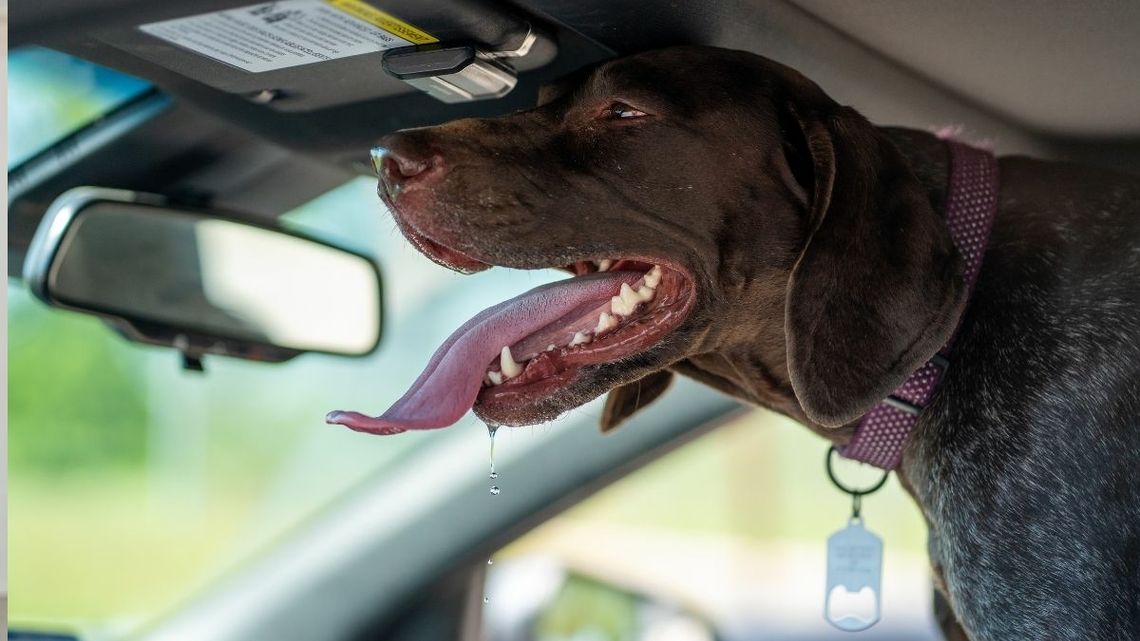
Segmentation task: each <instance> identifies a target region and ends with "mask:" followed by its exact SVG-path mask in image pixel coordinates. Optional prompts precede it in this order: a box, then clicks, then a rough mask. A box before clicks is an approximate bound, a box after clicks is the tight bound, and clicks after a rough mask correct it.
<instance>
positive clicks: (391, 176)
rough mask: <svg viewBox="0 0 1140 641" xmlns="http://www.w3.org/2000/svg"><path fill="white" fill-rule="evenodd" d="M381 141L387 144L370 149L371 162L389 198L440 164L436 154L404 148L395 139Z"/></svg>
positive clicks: (423, 178) (420, 179) (433, 170)
mask: <svg viewBox="0 0 1140 641" xmlns="http://www.w3.org/2000/svg"><path fill="white" fill-rule="evenodd" d="M382 143H387V144H381V145H380V146H379V147H377V148H375V149H373V150H372V164H373V168H374V169H375V170H376V174H377V175H378V176H379V178H380V183H381V185H382V186H383V188H384V191H385V192H386V193H387V194H388V196H389V198H393V199H394V198H395V197H396V196H398V195H399V194H400V192H401V191H403V190H404V189H406V188H407V187H408V186H409V185H411V184H412V183H416V182H422V181H424V180H426V179H427V178H428V177H429V176H431V175H434V174H435V173H436V171H435V170H436V169H439V168H440V166H441V165H442V159H441V158H440V157H439V155H437V154H432V153H422V152H418V151H417V150H409V149H404V148H403V147H405V146H407V145H402V144H399V143H398V142H396V141H388V140H385V141H382ZM394 143H395V144H394Z"/></svg>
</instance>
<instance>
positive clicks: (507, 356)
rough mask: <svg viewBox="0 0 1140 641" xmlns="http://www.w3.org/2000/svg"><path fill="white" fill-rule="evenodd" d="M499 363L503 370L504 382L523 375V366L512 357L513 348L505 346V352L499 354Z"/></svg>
mask: <svg viewBox="0 0 1140 641" xmlns="http://www.w3.org/2000/svg"><path fill="white" fill-rule="evenodd" d="M499 363H500V366H501V367H502V368H503V380H506V379H508V378H514V377H516V376H518V375H519V374H522V366H521V365H519V364H518V363H516V362H515V359H514V357H513V356H511V348H510V347H507V346H506V345H504V346H503V351H502V352H500V353H499Z"/></svg>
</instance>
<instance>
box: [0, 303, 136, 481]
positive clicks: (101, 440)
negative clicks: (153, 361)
mask: <svg viewBox="0 0 1140 641" xmlns="http://www.w3.org/2000/svg"><path fill="white" fill-rule="evenodd" d="M8 292H9V294H8V310H9V311H8V333H9V336H10V337H11V338H10V340H9V343H8V372H9V377H8V421H9V423H8V424H9V426H10V429H9V432H8V452H9V454H8V464H9V466H10V468H11V471H12V474H13V475H15V476H17V477H24V476H32V475H34V476H50V477H56V478H60V477H67V476H87V475H90V474H93V473H101V472H108V471H116V472H123V471H127V470H130V469H138V468H139V467H141V466H142V464H143V462H144V460H145V457H146V424H147V409H146V401H145V398H144V396H143V391H144V387H143V386H142V385H141V382H142V381H141V380H140V378H141V377H140V372H139V369H138V359H137V358H135V354H133V353H131V352H128V351H127V350H124V349H122V343H123V339H121V338H119V337H117V336H115V335H113V334H112V333H111V332H109V331H108V330H107V327H106V326H104V324H103V323H102V322H100V321H99V320H97V319H95V318H91V317H88V316H80V315H78V314H61V313H59V312H53V311H52V310H50V309H49V308H48V307H46V306H44V305H42V304H40V303H39V302H38V301H34V300H32V298H31V295H30V294H29V293H28V292H27V290H25V289H22V288H18V287H16V286H10V287H9V289H8ZM113 343H119V344H118V345H115V344H113ZM116 348H117V349H116ZM59 355H66V358H59V357H58V356H59Z"/></svg>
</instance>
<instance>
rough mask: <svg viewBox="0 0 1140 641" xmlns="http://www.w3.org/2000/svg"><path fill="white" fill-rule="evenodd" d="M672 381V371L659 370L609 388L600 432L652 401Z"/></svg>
mask: <svg viewBox="0 0 1140 641" xmlns="http://www.w3.org/2000/svg"><path fill="white" fill-rule="evenodd" d="M672 382H673V372H670V371H668V370H660V371H657V372H653V373H652V374H649V375H648V376H645V377H643V378H641V379H638V380H636V381H634V382H632V383H626V384H625V385H622V386H621V387H615V388H614V389H612V390H610V393H609V395H608V396H606V406H605V408H604V409H603V410H602V424H601V428H602V433H606V432H609V431H610V430H612V429H614V428H616V427H617V426H618V425H621V423H622V422H623V421H625V419H627V418H629V417H630V416H633V414H634V413H635V412H637V410H639V409H641V408H643V407H645V406H646V405H649V404H650V403H652V402H653V401H654V400H655V399H656V398H657V397H658V396H661V395H662V394H664V393H665V390H667V389H669V384H670V383H672Z"/></svg>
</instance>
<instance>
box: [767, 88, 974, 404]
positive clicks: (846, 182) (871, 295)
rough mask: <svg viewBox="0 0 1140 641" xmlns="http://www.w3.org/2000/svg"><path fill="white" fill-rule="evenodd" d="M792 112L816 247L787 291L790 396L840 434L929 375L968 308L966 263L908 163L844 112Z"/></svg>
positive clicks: (810, 246)
mask: <svg viewBox="0 0 1140 641" xmlns="http://www.w3.org/2000/svg"><path fill="white" fill-rule="evenodd" d="M800 109H801V111H800V112H798V113H797V111H796V109H795V108H791V107H790V108H789V110H790V111H791V113H792V116H793V117H794V118H795V120H796V121H797V122H798V123H799V127H800V129H801V131H802V133H803V140H802V141H801V142H800V144H802V145H804V146H806V148H807V153H806V156H808V157H810V159H811V168H812V169H811V183H810V185H806V186H805V189H807V191H808V193H809V194H810V204H809V207H808V210H809V213H808V220H807V241H806V244H805V245H804V249H803V251H802V253H801V254H800V257H799V259H798V260H797V261H796V264H795V266H794V267H793V269H792V274H791V278H790V279H789V281H788V291H787V304H786V308H785V318H784V324H785V327H784V330H785V334H786V337H787V349H788V370H789V374H790V376H791V382H792V389H793V390H794V391H795V394H796V397H797V398H798V400H799V402H800V405H801V406H802V407H803V410H804V413H805V414H806V415H807V417H808V418H809V419H810V420H811V421H813V422H815V423H817V424H819V425H822V426H825V427H838V426H840V425H844V424H846V423H850V422H851V421H854V420H855V419H857V418H859V417H860V416H862V415H863V414H865V413H866V412H867V411H868V410H869V409H870V408H871V407H873V406H874V405H875V403H878V402H879V401H881V400H882V399H883V398H885V397H886V396H887V395H889V394H890V393H892V392H893V391H894V390H895V389H896V388H897V387H898V386H899V385H901V384H902V382H903V381H904V380H905V379H906V377H907V376H909V375H910V373H911V372H913V371H914V370H915V369H917V368H918V367H919V366H920V365H922V364H923V363H925V362H926V361H927V360H928V359H929V358H930V357H931V356H932V355H933V354H934V353H935V352H937V351H938V349H939V348H941V347H942V345H943V344H945V342H946V341H947V340H948V339H949V337H950V334H951V333H952V332H953V330H954V327H955V324H956V322H957V319H958V315H959V313H960V312H961V309H962V307H963V306H964V304H965V295H966V293H965V288H964V285H963V283H962V278H961V260H960V258H959V256H958V253H957V250H956V249H955V248H954V245H953V242H952V241H951V239H950V235H949V232H948V230H947V228H946V225H945V224H944V222H943V221H942V219H941V217H940V216H939V215H938V214H937V213H936V212H935V211H934V209H933V207H932V206H931V204H930V199H929V196H928V195H927V193H926V190H925V189H924V188H923V187H922V185H921V184H920V183H919V181H918V179H917V178H915V176H914V174H913V173H912V172H911V171H910V169H909V168H908V167H907V165H906V162H905V161H904V160H903V157H902V154H901V153H900V152H899V151H898V149H897V148H896V147H895V146H894V145H893V144H892V143H891V142H890V141H889V140H888V139H886V138H885V137H884V136H883V135H882V134H880V133H879V132H878V131H877V130H876V129H875V128H874V127H873V126H872V125H871V124H870V123H869V122H867V120H866V119H864V118H863V117H862V116H860V115H859V114H858V113H856V112H855V111H854V110H852V109H850V108H847V107H840V106H838V105H834V104H832V105H829V106H826V107H825V108H824V109H823V110H822V111H823V113H820V111H808V110H806V109H804V108H802V107H801V108H800Z"/></svg>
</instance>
